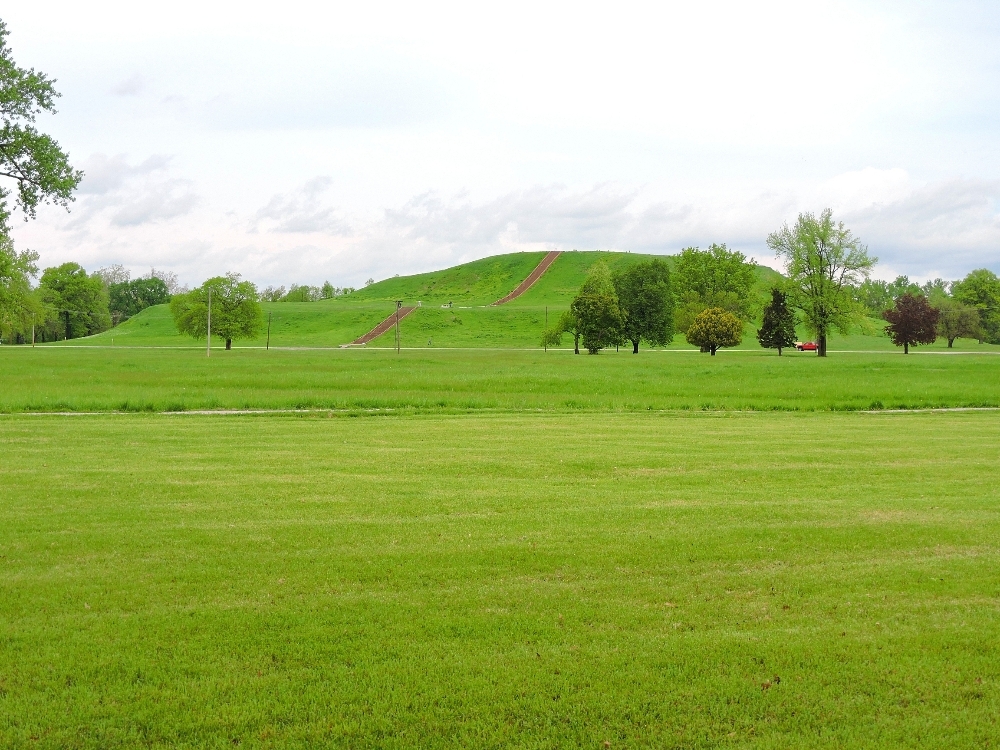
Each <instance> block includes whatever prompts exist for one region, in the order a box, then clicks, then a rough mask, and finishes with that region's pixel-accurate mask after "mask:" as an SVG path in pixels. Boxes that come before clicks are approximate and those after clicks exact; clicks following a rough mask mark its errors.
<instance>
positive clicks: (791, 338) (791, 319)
mask: <svg viewBox="0 0 1000 750" xmlns="http://www.w3.org/2000/svg"><path fill="white" fill-rule="evenodd" d="M757 341H759V342H760V345H761V346H762V347H764V348H765V349H777V350H778V356H779V357H780V356H781V350H782V349H786V348H788V347H790V346H794V345H795V313H793V312H792V310H791V309H790V308H789V307H788V295H786V294H785V293H784V292H783V291H781V290H780V289H772V290H771V301H770V302H768V303H767V306H766V307H765V308H764V317H763V320H761V324H760V328H759V329H758V330H757Z"/></svg>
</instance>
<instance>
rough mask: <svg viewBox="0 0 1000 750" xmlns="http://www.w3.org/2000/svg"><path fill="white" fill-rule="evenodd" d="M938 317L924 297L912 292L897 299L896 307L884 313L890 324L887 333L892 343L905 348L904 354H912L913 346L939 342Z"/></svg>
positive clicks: (883, 315) (886, 328) (886, 329)
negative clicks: (911, 347)
mask: <svg viewBox="0 0 1000 750" xmlns="http://www.w3.org/2000/svg"><path fill="white" fill-rule="evenodd" d="M938 315H939V313H938V311H937V310H935V309H934V308H933V307H931V305H930V303H929V302H928V301H927V298H926V297H925V296H924V295H922V294H913V293H912V292H907V293H906V294H904V295H903V296H902V297H899V298H897V299H896V305H895V307H893V308H892V309H891V310H886V311H885V312H883V313H882V317H883V318H885V319H886V320H887V321H888V322H889V325H887V326H886V327H885V331H886V333H888V334H889V338H891V339H892V343H894V344H895V345H896V346H901V347H903V354H909V353H910V346H911V345H912V346H915V345H917V344H933V343H934V342H935V341H936V340H937V322H938Z"/></svg>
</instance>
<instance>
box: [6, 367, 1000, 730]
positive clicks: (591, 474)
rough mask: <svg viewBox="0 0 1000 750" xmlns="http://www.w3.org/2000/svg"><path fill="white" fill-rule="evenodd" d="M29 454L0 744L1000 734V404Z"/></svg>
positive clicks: (459, 419)
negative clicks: (999, 408)
mask: <svg viewBox="0 0 1000 750" xmlns="http://www.w3.org/2000/svg"><path fill="white" fill-rule="evenodd" d="M55 354H56V355H60V356H61V354H60V353H55ZM595 359H596V358H595ZM718 359H719V361H722V362H724V361H725V360H724V359H723V358H718ZM910 359H911V360H912V359H913V358H910ZM0 447H2V451H3V482H2V483H0V570H2V575H0V746H4V747H52V748H66V747H70V748H73V747H93V748H114V747H166V746H170V747H233V746H236V745H238V746H241V747H315V746H321V745H324V744H325V745H329V746H336V747H355V748H363V747H390V748H392V747H421V748H426V747H476V748H508V747H531V748H534V747H538V748H551V747H574V748H575V747H592V748H604V747H612V748H626V747H627V748H636V747H653V748H663V747H691V748H710V747H769V748H772V747H773V748H778V747H781V748H793V747H794V748H809V747H828V748H841V747H926V748H942V747H956V748H958V747H961V748H967V747H994V746H996V744H997V742H998V741H1000V726H998V716H1000V542H998V540H1000V483H998V482H997V475H996V467H997V466H998V465H1000V418H998V416H997V415H996V414H995V413H992V412H965V413H920V414H864V413H832V412H828V413H814V414H796V413H749V412H745V413H725V414H702V413H691V414H678V413H674V414H659V413H621V414H616V413H609V412H603V413H586V414H580V413H539V414H528V413H521V414H516V413H514V414H487V413H479V414H470V415H440V414H438V415H433V414H432V415H411V416H408V417H399V416H366V417H349V416H345V415H334V416H320V415H306V416H298V415H285V416H275V415H267V416H263V415H249V416H247V415H244V416H199V415H176V416H170V415H161V414H119V415H115V414H108V415H99V416H73V417H61V416H30V415H20V416H17V415H15V416H4V417H0Z"/></svg>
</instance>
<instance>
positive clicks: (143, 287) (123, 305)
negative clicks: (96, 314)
mask: <svg viewBox="0 0 1000 750" xmlns="http://www.w3.org/2000/svg"><path fill="white" fill-rule="evenodd" d="M108 299H109V304H108V308H109V309H110V311H111V319H112V320H113V321H114V322H115V325H117V324H118V323H121V322H122V321H123V320H128V319H129V318H131V317H132V316H133V315H135V314H137V313H139V312H141V311H143V310H145V309H146V308H147V307H152V306H153V305H162V304H164V303H166V302H169V301H170V292H169V291H167V285H166V283H165V282H164V281H163V280H162V279H158V278H155V277H154V278H149V279H132V280H130V281H120V282H118V283H117V284H109V285H108Z"/></svg>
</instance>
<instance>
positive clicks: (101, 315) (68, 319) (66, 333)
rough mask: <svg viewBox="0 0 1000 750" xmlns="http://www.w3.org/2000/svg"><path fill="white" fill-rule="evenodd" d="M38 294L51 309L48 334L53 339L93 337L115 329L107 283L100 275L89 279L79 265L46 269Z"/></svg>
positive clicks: (65, 264) (89, 276)
mask: <svg viewBox="0 0 1000 750" xmlns="http://www.w3.org/2000/svg"><path fill="white" fill-rule="evenodd" d="M38 290H39V294H40V295H41V298H42V302H43V303H44V304H45V306H46V307H47V308H48V315H47V317H48V318H49V321H50V322H49V326H48V332H49V334H50V335H51V336H52V337H53V338H56V339H58V338H67V339H75V338H79V337H80V336H91V335H93V334H95V333H100V332H101V331H106V330H107V329H108V328H110V327H111V314H110V312H109V310H108V290H107V288H106V287H105V286H104V281H103V280H102V279H101V277H100V276H98V275H97V274H94V275H92V276H91V275H88V274H87V271H86V270H84V268H83V266H81V265H80V264H79V263H63V264H62V265H61V266H55V267H53V268H46V269H45V270H44V271H43V272H42V278H41V280H40V281H39V284H38Z"/></svg>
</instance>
